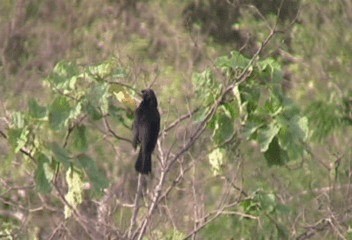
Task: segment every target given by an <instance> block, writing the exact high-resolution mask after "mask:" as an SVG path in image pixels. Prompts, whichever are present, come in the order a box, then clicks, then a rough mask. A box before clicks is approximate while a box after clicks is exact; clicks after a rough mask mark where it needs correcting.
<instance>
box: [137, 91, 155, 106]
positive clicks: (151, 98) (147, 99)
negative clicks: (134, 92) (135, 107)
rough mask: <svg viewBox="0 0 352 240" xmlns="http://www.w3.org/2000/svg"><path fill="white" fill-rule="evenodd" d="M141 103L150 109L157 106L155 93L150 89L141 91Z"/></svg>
mask: <svg viewBox="0 0 352 240" xmlns="http://www.w3.org/2000/svg"><path fill="white" fill-rule="evenodd" d="M141 93H142V97H143V102H144V103H145V104H147V105H149V106H151V107H157V106H158V100H157V99H156V96H155V93H154V91H153V90H152V89H150V88H148V89H144V90H142V91H141Z"/></svg>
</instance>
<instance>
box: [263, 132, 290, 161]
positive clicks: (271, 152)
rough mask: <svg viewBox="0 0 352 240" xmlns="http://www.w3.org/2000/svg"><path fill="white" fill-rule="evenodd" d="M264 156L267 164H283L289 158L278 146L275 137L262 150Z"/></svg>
mask: <svg viewBox="0 0 352 240" xmlns="http://www.w3.org/2000/svg"><path fill="white" fill-rule="evenodd" d="M264 157H265V159H266V161H267V163H268V165H269V166H272V165H283V164H285V163H286V162H288V160H289V157H288V154H287V152H286V151H285V150H284V149H282V148H281V147H280V145H279V143H278V139H277V137H274V138H273V140H272V141H271V143H270V145H269V148H268V149H267V150H266V151H265V152H264Z"/></svg>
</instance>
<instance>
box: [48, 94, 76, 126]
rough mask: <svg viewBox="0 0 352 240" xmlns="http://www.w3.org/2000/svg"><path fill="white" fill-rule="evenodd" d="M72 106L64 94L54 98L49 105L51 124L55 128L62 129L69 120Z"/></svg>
mask: <svg viewBox="0 0 352 240" xmlns="http://www.w3.org/2000/svg"><path fill="white" fill-rule="evenodd" d="M70 112H71V106H70V104H69V102H68V100H67V99H66V98H65V97H63V96H58V97H56V98H55V99H54V101H53V103H52V104H51V105H50V107H49V126H50V127H51V129H53V130H62V129H63V128H64V127H65V126H66V125H67V122H68V118H69V116H70Z"/></svg>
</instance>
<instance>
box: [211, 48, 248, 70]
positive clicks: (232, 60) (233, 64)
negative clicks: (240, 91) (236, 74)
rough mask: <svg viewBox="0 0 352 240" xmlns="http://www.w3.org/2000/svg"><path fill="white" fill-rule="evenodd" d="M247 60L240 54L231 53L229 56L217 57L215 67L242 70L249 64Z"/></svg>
mask: <svg viewBox="0 0 352 240" xmlns="http://www.w3.org/2000/svg"><path fill="white" fill-rule="evenodd" d="M249 61H250V60H249V59H248V58H246V57H244V56H243V55H242V54H241V53H239V52H237V51H232V52H231V56H230V57H228V56H222V57H219V58H218V59H217V60H216V62H215V65H216V66H217V67H219V68H232V69H234V70H235V69H237V68H240V69H244V68H245V67H247V65H248V64H249Z"/></svg>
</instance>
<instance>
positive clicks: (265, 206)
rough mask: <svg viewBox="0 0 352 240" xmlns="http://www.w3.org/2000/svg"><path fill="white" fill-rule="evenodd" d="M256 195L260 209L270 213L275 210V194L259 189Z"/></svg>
mask: <svg viewBox="0 0 352 240" xmlns="http://www.w3.org/2000/svg"><path fill="white" fill-rule="evenodd" d="M256 197H257V199H258V202H259V205H260V208H261V210H262V211H265V212H266V213H272V212H273V211H274V210H275V208H276V205H277V203H276V197H275V194H273V193H266V192H262V191H259V192H257V196H256Z"/></svg>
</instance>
